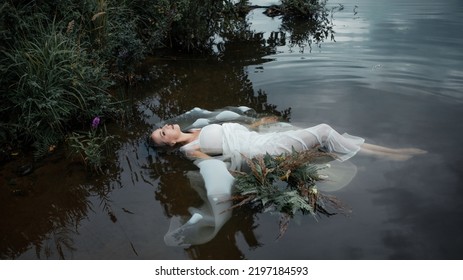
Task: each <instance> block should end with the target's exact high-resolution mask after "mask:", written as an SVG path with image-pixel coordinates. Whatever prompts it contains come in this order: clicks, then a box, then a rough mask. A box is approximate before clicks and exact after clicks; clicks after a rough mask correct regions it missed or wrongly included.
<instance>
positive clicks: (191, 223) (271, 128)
mask: <svg viewBox="0 0 463 280" xmlns="http://www.w3.org/2000/svg"><path fill="white" fill-rule="evenodd" d="M247 112H252V109H249V108H247V107H231V108H229V109H225V110H221V111H214V112H210V111H207V110H202V109H199V108H195V109H193V110H191V111H189V112H186V113H185V114H183V115H181V116H179V117H177V118H175V119H172V120H169V122H168V123H167V124H163V125H161V127H160V128H158V129H155V130H154V131H153V132H152V133H151V135H150V140H151V142H153V143H154V144H155V145H156V146H167V147H171V146H180V151H182V152H183V153H185V155H186V156H187V157H189V158H191V159H193V160H195V164H196V165H197V166H198V167H199V169H200V172H199V173H200V176H198V174H197V173H188V175H189V177H190V181H191V184H192V187H193V188H194V189H196V190H197V191H198V193H199V194H200V196H201V197H202V198H203V200H204V202H205V203H204V205H202V206H201V207H200V208H190V209H189V212H190V214H191V217H186V218H181V217H174V218H172V220H171V225H170V228H169V231H168V232H167V233H166V235H165V237H164V240H165V242H166V244H167V245H170V246H189V245H195V244H203V243H206V242H208V241H210V240H211V239H213V238H214V237H215V236H216V234H217V233H218V231H219V230H220V229H221V228H222V226H223V225H224V224H225V223H226V222H227V220H228V219H229V218H230V216H231V211H227V210H229V209H230V208H231V207H232V202H231V200H230V197H231V193H232V187H233V184H234V181H235V178H234V177H233V176H232V175H231V174H230V172H229V170H241V169H242V163H243V162H244V160H245V158H253V157H255V156H258V155H263V154H270V155H274V156H279V155H282V154H290V153H292V152H293V151H294V150H295V151H303V150H308V149H312V148H314V147H320V148H321V149H322V150H324V151H326V152H329V153H330V154H334V155H335V156H336V159H338V161H340V162H343V163H342V164H343V165H344V164H345V162H344V161H346V160H347V159H349V158H351V157H352V156H354V155H355V154H357V153H365V154H370V155H375V156H381V157H386V158H388V159H392V160H406V159H408V158H410V157H412V156H414V155H418V154H422V153H425V151H422V150H420V149H415V148H406V149H392V148H386V147H382V146H377V145H372V144H367V143H365V141H364V139H363V138H360V137H357V136H352V135H349V134H347V133H344V134H342V135H341V134H339V133H338V132H336V131H335V130H334V129H333V128H332V127H331V126H329V125H327V124H319V125H316V126H313V127H309V128H297V127H295V126H292V125H290V124H289V123H284V122H277V118H274V117H266V118H262V119H259V120H258V121H255V119H254V118H253V117H252V116H249V115H248V114H246V113H247ZM251 121H253V122H252V123H251ZM177 123H181V125H179V124H177ZM250 123H251V124H250ZM181 127H183V128H184V129H182V128H181ZM342 168H343V167H342ZM342 168H340V169H336V170H334V173H333V174H334V175H335V176H334V177H335V178H338V179H339V180H338V182H335V183H337V184H338V185H337V186H336V187H335V189H339V188H340V187H342V186H345V185H347V183H348V182H349V181H350V180H351V179H352V178H353V176H354V175H355V170H356V169H355V168H354V169H352V168H350V169H349V168H348V169H349V170H348V172H344V171H343V170H342ZM338 171H339V172H338ZM352 171H353V172H352ZM340 173H346V174H347V173H349V174H348V175H347V176H344V174H343V175H342V176H343V177H342V176H338V175H339V174H340ZM195 174H196V175H195ZM201 185H203V187H202V186H201ZM331 189H333V188H331Z"/></svg>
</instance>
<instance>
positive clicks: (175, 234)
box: [164, 159, 235, 246]
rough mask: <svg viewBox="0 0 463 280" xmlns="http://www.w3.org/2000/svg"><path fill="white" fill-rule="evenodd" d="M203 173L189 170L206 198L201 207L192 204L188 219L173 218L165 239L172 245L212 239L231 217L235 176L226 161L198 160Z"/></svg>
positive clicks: (191, 179)
mask: <svg viewBox="0 0 463 280" xmlns="http://www.w3.org/2000/svg"><path fill="white" fill-rule="evenodd" d="M197 165H198V167H199V169H200V174H201V176H200V175H199V174H198V173H197V172H193V171H190V172H188V173H187V175H188V177H189V178H190V182H191V186H192V187H193V188H194V189H195V190H196V191H197V192H198V194H199V195H200V196H201V198H202V199H203V201H204V204H203V205H202V206H201V207H200V208H190V209H189V212H190V214H191V217H190V218H189V219H188V220H186V221H184V220H182V218H180V217H174V218H172V219H171V222H170V227H169V231H168V232H167V233H166V235H165V236H164V242H165V243H166V244H167V245H169V246H190V245H196V244H204V243H206V242H208V241H210V240H212V239H213V238H214V237H215V236H216V235H217V232H218V231H219V230H220V229H221V228H222V226H223V225H224V224H225V223H226V222H227V221H228V220H229V219H230V217H231V211H229V208H230V207H231V206H232V202H231V200H230V197H231V190H232V186H233V183H234V181H235V179H234V178H233V176H232V175H231V174H230V173H229V172H228V170H227V168H226V166H225V163H224V162H223V161H220V160H218V159H208V160H203V161H200V162H198V163H197Z"/></svg>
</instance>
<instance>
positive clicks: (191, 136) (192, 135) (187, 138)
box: [177, 130, 199, 145]
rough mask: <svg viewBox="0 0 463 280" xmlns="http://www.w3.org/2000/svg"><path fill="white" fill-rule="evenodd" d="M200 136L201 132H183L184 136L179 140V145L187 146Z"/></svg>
mask: <svg viewBox="0 0 463 280" xmlns="http://www.w3.org/2000/svg"><path fill="white" fill-rule="evenodd" d="M198 135H199V130H193V131H192V132H188V133H185V132H182V134H181V135H180V137H179V138H178V141H177V143H182V144H183V145H186V144H188V143H191V142H193V141H194V140H196V139H197V138H198Z"/></svg>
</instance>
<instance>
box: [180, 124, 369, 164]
mask: <svg viewBox="0 0 463 280" xmlns="http://www.w3.org/2000/svg"><path fill="white" fill-rule="evenodd" d="M363 143H364V139H363V138H360V137H357V136H352V135H349V134H347V133H344V134H343V135H341V134H339V133H338V132H337V131H336V130H334V129H333V128H332V127H331V126H329V125H327V124H319V125H317V126H313V127H309V128H305V129H297V128H293V129H291V130H286V131H277V132H264V133H263V132H256V131H251V130H249V129H248V128H246V127H245V126H243V125H241V124H237V123H224V124H222V125H218V124H213V125H208V126H205V127H204V128H203V129H202V131H201V133H200V136H199V139H198V140H197V141H195V142H192V143H190V144H188V145H186V146H184V147H182V151H184V152H185V153H186V154H187V155H188V151H191V150H194V149H200V150H201V151H202V152H204V153H206V154H209V155H218V154H222V156H223V157H222V159H224V160H227V161H229V162H230V166H229V168H230V169H232V170H239V169H241V163H242V161H243V158H242V155H244V156H246V157H254V156H256V155H260V154H265V153H269V154H271V155H279V154H284V153H291V151H292V149H295V150H296V151H302V150H306V149H310V148H313V147H315V146H317V145H320V146H321V148H323V149H324V150H325V151H327V152H331V153H334V154H336V155H337V157H338V160H340V161H345V160H347V159H349V158H351V157H352V156H354V155H355V154H356V153H357V152H358V151H359V150H360V146H361V145H362V144H363Z"/></svg>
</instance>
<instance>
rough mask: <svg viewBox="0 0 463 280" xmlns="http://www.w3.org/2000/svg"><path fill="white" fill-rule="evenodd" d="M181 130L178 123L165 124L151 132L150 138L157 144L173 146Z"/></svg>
mask: <svg viewBox="0 0 463 280" xmlns="http://www.w3.org/2000/svg"><path fill="white" fill-rule="evenodd" d="M181 133H182V131H181V130H180V126H179V125H178V124H166V125H164V126H163V127H161V128H158V129H156V130H155V131H153V133H151V139H152V140H153V141H154V143H156V145H159V146H165V145H168V146H173V145H175V144H177V140H178V139H179V137H180V135H181Z"/></svg>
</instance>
